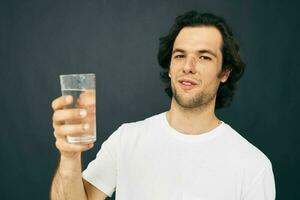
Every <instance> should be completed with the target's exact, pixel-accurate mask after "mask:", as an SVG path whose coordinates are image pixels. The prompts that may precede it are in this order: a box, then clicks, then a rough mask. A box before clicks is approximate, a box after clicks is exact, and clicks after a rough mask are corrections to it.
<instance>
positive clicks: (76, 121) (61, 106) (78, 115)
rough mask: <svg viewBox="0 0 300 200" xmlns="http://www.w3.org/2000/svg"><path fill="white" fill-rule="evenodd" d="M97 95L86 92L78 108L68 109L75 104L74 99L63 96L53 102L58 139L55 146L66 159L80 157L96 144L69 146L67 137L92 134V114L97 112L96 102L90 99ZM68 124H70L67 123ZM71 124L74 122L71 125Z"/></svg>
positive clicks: (80, 99)
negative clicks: (67, 107)
mask: <svg viewBox="0 0 300 200" xmlns="http://www.w3.org/2000/svg"><path fill="white" fill-rule="evenodd" d="M92 95H95V92H94V93H91V92H84V93H82V94H81V95H80V98H79V100H78V101H77V106H78V108H72V109H66V108H65V107H66V106H68V105H70V104H71V103H72V102H73V97H72V96H70V95H68V96H61V97H58V98H56V99H54V100H53V101H52V104H51V105H52V108H53V111H54V113H53V117H52V120H53V128H54V136H55V138H56V142H55V145H56V147H57V149H58V150H59V151H60V153H61V156H62V157H64V158H72V157H74V156H78V155H80V154H81V152H83V151H86V150H89V149H91V148H92V147H93V146H94V144H93V143H92V144H69V143H68V142H67V139H66V136H67V135H69V136H79V135H81V134H83V133H87V132H90V130H91V128H92V127H93V126H94V124H91V123H86V122H90V121H91V120H90V117H89V116H90V113H91V112H95V109H92V108H93V107H94V108H95V106H94V105H95V101H94V100H91V99H95V98H88V97H91V96H92ZM66 122H68V124H67V123H66ZM70 122H72V123H71V124H70Z"/></svg>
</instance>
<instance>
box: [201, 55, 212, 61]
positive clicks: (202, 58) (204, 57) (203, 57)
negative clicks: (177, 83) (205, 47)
mask: <svg viewBox="0 0 300 200" xmlns="http://www.w3.org/2000/svg"><path fill="white" fill-rule="evenodd" d="M199 58H200V60H211V58H210V57H208V56H200V57H199Z"/></svg>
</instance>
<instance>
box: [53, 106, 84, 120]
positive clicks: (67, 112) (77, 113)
mask: <svg viewBox="0 0 300 200" xmlns="http://www.w3.org/2000/svg"><path fill="white" fill-rule="evenodd" d="M86 116H87V111H86V110H85V109H78V108H75V109H63V110H56V111H55V112H54V113H53V117H52V120H53V122H61V121H66V120H76V119H82V118H84V117H86Z"/></svg>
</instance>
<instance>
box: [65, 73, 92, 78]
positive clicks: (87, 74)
mask: <svg viewBox="0 0 300 200" xmlns="http://www.w3.org/2000/svg"><path fill="white" fill-rule="evenodd" d="M66 76H96V74H95V73H86V74H61V75H59V77H61V78H62V77H66Z"/></svg>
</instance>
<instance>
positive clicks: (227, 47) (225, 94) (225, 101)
mask: <svg viewBox="0 0 300 200" xmlns="http://www.w3.org/2000/svg"><path fill="white" fill-rule="evenodd" d="M198 26H209V27H215V28H217V29H218V30H219V31H220V33H221V35H222V38H223V44H222V48H221V52H222V55H223V61H222V71H224V70H231V73H230V75H229V77H228V79H227V81H226V82H225V83H222V82H221V83H220V86H219V88H218V91H217V97H216V105H215V108H216V109H219V108H224V107H227V106H229V105H230V103H231V101H232V98H233V96H234V91H235V88H236V83H237V82H238V80H239V79H240V78H241V77H242V75H243V73H244V70H245V63H244V62H243V61H242V59H241V57H240V53H239V46H238V44H237V42H236V40H235V39H234V38H233V34H232V31H231V28H230V27H229V26H228V24H227V23H226V21H225V20H224V19H223V18H222V17H218V16H216V15H213V14H210V13H199V12H196V11H189V12H186V13H184V14H183V15H180V16H178V17H176V19H175V23H174V24H173V26H172V27H171V29H170V31H169V33H168V35H167V36H164V37H161V38H159V52H158V56H157V58H158V62H159V64H160V66H161V67H162V71H161V72H160V79H161V80H162V81H163V82H164V83H165V86H166V87H165V92H166V93H167V95H168V96H169V97H170V98H172V96H173V93H172V89H171V79H170V78H169V76H168V74H169V67H170V62H171V56H172V49H173V44H174V41H175V39H176V37H177V35H178V34H179V32H180V30H181V29H183V28H184V27H198Z"/></svg>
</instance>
